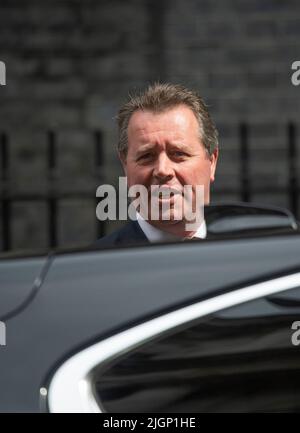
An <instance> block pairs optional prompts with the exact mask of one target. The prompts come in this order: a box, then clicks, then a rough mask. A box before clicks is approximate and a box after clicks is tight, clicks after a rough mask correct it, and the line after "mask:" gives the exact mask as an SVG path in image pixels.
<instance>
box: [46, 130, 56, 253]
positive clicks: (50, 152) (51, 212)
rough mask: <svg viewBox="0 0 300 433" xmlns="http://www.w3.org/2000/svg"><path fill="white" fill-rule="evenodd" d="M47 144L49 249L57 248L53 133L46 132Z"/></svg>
mask: <svg viewBox="0 0 300 433" xmlns="http://www.w3.org/2000/svg"><path fill="white" fill-rule="evenodd" d="M47 138H48V143H47V165H48V183H49V194H48V199H47V204H48V243H49V246H50V247H51V248H54V247H56V246H57V196H56V190H55V186H56V185H55V181H56V162H57V146H56V138H57V137H56V134H55V133H54V132H53V131H49V132H48V137H47Z"/></svg>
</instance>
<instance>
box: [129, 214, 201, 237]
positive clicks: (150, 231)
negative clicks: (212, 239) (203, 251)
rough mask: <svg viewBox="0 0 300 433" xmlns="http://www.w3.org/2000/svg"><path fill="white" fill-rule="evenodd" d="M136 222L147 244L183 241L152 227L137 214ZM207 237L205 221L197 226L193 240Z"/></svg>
mask: <svg viewBox="0 0 300 433" xmlns="http://www.w3.org/2000/svg"><path fill="white" fill-rule="evenodd" d="M136 216H137V222H138V224H139V226H140V228H141V229H142V231H143V233H144V234H145V236H146V237H147V239H148V241H149V242H167V241H180V240H184V238H181V237H179V236H176V235H174V234H173V233H168V232H166V231H163V230H161V229H158V228H157V227H154V226H153V225H152V224H150V223H149V222H148V221H146V220H144V218H143V217H142V216H141V215H140V214H139V213H138V212H137V213H136ZM206 235H207V229H206V223H205V221H203V222H202V224H201V225H200V226H199V228H198V230H197V231H196V232H195V234H194V236H193V238H200V239H205V238H206Z"/></svg>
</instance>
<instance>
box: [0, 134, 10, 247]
mask: <svg viewBox="0 0 300 433" xmlns="http://www.w3.org/2000/svg"><path fill="white" fill-rule="evenodd" d="M0 146H1V184H2V191H1V194H2V236H3V241H2V242H3V244H2V249H3V251H8V250H10V249H11V200H10V197H9V194H8V180H9V179H8V173H9V152H8V146H9V141H8V135H7V134H6V133H4V132H3V133H2V134H1V136H0Z"/></svg>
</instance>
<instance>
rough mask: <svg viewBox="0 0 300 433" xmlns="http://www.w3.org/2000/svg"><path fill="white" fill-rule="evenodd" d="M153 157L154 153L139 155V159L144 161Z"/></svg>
mask: <svg viewBox="0 0 300 433" xmlns="http://www.w3.org/2000/svg"><path fill="white" fill-rule="evenodd" d="M151 157H152V153H150V152H148V153H144V154H143V155H141V156H139V157H138V161H143V160H145V159H150V158H151Z"/></svg>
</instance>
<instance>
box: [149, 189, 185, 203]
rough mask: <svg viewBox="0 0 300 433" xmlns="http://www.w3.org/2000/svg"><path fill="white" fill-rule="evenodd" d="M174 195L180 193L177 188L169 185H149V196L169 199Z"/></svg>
mask: <svg viewBox="0 0 300 433" xmlns="http://www.w3.org/2000/svg"><path fill="white" fill-rule="evenodd" d="M175 195H180V196H181V195H182V192H181V191H180V190H178V189H175V188H171V187H153V186H152V187H151V197H155V198H159V199H164V200H166V199H171V198H172V197H174V196H175Z"/></svg>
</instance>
